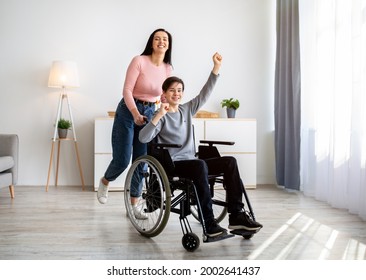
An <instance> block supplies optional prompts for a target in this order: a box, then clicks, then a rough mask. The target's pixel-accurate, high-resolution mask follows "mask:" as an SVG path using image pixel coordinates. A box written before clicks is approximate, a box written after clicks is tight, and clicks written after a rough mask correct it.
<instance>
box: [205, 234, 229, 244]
mask: <svg viewBox="0 0 366 280" xmlns="http://www.w3.org/2000/svg"><path fill="white" fill-rule="evenodd" d="M234 236H235V235H234V234H229V233H227V232H226V233H223V234H220V235H218V236H214V237H211V236H207V235H203V242H204V243H209V242H216V241H221V240H224V239H228V238H231V237H234Z"/></svg>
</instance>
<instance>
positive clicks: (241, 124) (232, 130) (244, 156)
mask: <svg viewBox="0 0 366 280" xmlns="http://www.w3.org/2000/svg"><path fill="white" fill-rule="evenodd" d="M193 123H194V126H195V140H196V147H198V145H199V141H200V140H217V141H233V142H235V145H233V146H224V145H218V146H217V148H218V150H219V152H220V154H221V155H222V156H225V155H230V156H233V157H235V158H236V160H237V162H238V166H239V172H240V175H241V177H242V180H243V183H244V185H245V187H246V188H255V187H256V185H257V121H256V120H255V119H238V118H234V119H228V118H207V119H201V118H195V119H194V120H193Z"/></svg>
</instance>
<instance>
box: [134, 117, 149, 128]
mask: <svg viewBox="0 0 366 280" xmlns="http://www.w3.org/2000/svg"><path fill="white" fill-rule="evenodd" d="M133 120H134V122H135V124H136V125H139V126H141V125H144V124H146V121H147V117H146V116H143V115H138V116H137V117H136V118H134V119H133Z"/></svg>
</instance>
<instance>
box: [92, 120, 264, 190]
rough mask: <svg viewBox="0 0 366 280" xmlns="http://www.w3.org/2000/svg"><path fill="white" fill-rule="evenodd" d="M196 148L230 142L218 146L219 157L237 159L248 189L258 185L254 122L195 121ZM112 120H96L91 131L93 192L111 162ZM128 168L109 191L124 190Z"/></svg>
mask: <svg viewBox="0 0 366 280" xmlns="http://www.w3.org/2000/svg"><path fill="white" fill-rule="evenodd" d="M193 123H194V126H195V139H196V147H198V143H199V140H219V141H233V142H235V145H233V146H223V145H219V146H217V147H218V149H219V152H220V153H221V155H231V156H234V157H235V158H236V159H237V162H238V165H239V171H240V174H241V177H242V179H243V182H244V185H245V187H247V188H254V187H256V184H257V179H256V178H257V155H256V152H257V144H256V143H257V137H256V135H257V122H256V120H255V119H237V118H236V119H227V118H213V119H203V118H195V119H194V120H193ZM112 126H113V118H109V117H105V118H96V119H95V130H94V190H98V187H99V180H100V178H101V177H102V176H103V175H104V172H105V170H106V169H107V167H108V165H109V163H110V161H111V160H112V145H111V134H112ZM127 171H128V167H127V169H126V170H125V172H123V173H122V174H121V175H120V176H119V177H118V178H117V179H116V180H115V181H113V182H110V185H109V186H110V190H116V191H120V190H123V189H124V182H125V178H126V174H127Z"/></svg>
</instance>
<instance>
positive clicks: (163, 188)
mask: <svg viewBox="0 0 366 280" xmlns="http://www.w3.org/2000/svg"><path fill="white" fill-rule="evenodd" d="M124 197H125V207H126V211H127V215H128V217H129V219H130V221H131V223H132V225H133V226H134V227H135V229H136V230H137V231H138V232H139V233H140V234H141V235H143V236H145V237H154V236H157V235H158V234H160V233H161V232H162V231H163V229H164V228H165V226H166V224H167V222H168V220H169V215H170V207H171V192H170V185H169V180H168V177H167V175H166V173H165V170H164V168H163V167H162V166H161V164H160V163H159V161H158V160H157V159H156V158H154V157H152V156H149V155H145V156H141V157H139V158H137V159H136V160H135V161H134V162H133V163H132V165H131V167H130V169H129V170H128V173H127V177H126V181H125V190H124ZM131 197H133V198H134V200H136V198H138V199H137V201H138V202H137V204H136V205H132V204H131Z"/></svg>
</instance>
